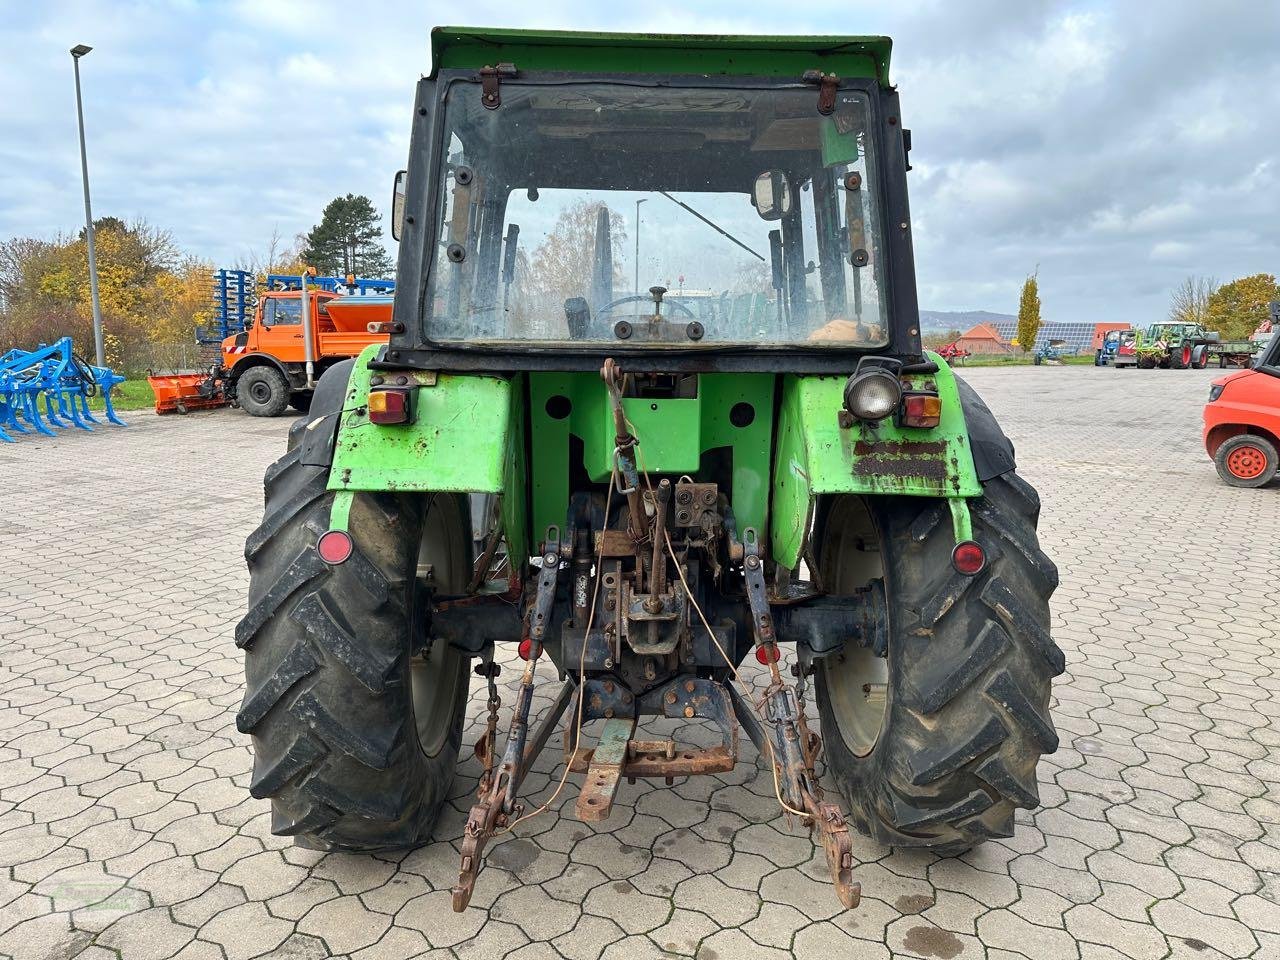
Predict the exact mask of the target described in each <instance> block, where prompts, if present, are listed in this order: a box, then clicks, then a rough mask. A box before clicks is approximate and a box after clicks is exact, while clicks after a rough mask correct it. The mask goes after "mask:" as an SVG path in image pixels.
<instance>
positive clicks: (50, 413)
mask: <svg viewBox="0 0 1280 960" xmlns="http://www.w3.org/2000/svg"><path fill="white" fill-rule="evenodd" d="M123 382H124V377H122V376H120V375H119V374H118V373H115V372H114V371H112V370H111V369H110V368H108V367H95V366H92V365H91V364H89V363H86V362H85V361H84V360H82V359H81V358H80V357H78V356H76V354H75V352H74V351H73V350H72V348H71V338H70V337H63V338H62V339H61V340H59V341H58V342H57V343H54V344H53V345H51V346H50V345H44V344H42V345H41V346H40V347H39V348H37V349H35V350H10V351H9V352H8V353H5V354H2V355H0V442H4V443H15V442H16V441H15V440H14V438H13V437H12V436H10V433H9V432H8V431H12V432H14V433H30V432H31V431H32V430H34V431H35V432H37V433H43V434H44V435H45V436H47V437H55V436H57V434H56V433H54V432H53V430H51V429H50V427H51V426H52V427H58V428H61V429H67V428H70V427H76V428H78V429H80V430H87V431H92V430H93V427H92V426H90V424H94V423H98V424H100V423H101V422H102V421H101V420H99V419H97V417H95V416H94V415H93V413H92V412H91V411H90V410H89V398H90V397H93V396H96V395H97V394H98V393H101V394H102V401H103V406H104V408H105V409H104V414H105V416H106V418H107V420H108V421H110V422H111V423H114V424H116V425H117V426H121V427H123V426H125V422H124V421H123V420H121V419H120V418H119V417H118V416H116V411H115V407H114V405H113V404H112V402H111V391H112V390H113V389H114V388H115V387H116V386H117V385H118V384H120V383H123ZM42 404H43V406H44V412H43V415H42V414H41V410H40V407H41V405H42Z"/></svg>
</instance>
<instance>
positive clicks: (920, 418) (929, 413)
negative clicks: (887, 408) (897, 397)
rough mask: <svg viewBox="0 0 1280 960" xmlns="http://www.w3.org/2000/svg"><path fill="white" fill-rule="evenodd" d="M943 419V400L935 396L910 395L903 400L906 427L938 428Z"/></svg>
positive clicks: (903, 416)
mask: <svg viewBox="0 0 1280 960" xmlns="http://www.w3.org/2000/svg"><path fill="white" fill-rule="evenodd" d="M941 419H942V400H941V399H939V398H938V397H936V396H934V395H933V394H928V393H914V394H908V395H907V396H906V397H904V398H903V400H902V425H903V426H904V427H926V428H930V427H936V426H937V425H938V423H939V421H940V420H941Z"/></svg>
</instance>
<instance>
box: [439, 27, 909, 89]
mask: <svg viewBox="0 0 1280 960" xmlns="http://www.w3.org/2000/svg"><path fill="white" fill-rule="evenodd" d="M892 46H893V41H892V40H890V39H889V38H888V37H829V36H823V37H788V36H749V35H733V36H729V35H712V34H690V35H685V34H672V33H587V32H579V31H569V30H502V29H489V28H479V27H436V28H435V29H433V30H432V31H431V76H432V77H433V78H434V77H435V76H436V74H437V73H438V72H439V71H440V70H442V69H448V68H452V69H462V70H479V69H480V68H481V67H484V66H488V65H491V64H497V63H513V64H515V66H516V68H517V69H518V70H521V71H525V70H554V71H564V72H571V73H589V74H609V73H645V74H702V75H704V76H713V75H715V76H759V77H793V78H798V77H800V76H801V75H802V74H803V73H804V72H805V71H806V70H821V71H823V72H824V73H834V74H835V75H836V76H838V77H842V78H843V77H868V78H872V79H874V80H876V81H877V82H878V83H880V85H881V86H885V87H887V86H889V54H890V51H891V49H892Z"/></svg>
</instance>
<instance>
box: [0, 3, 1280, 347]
mask: <svg viewBox="0 0 1280 960" xmlns="http://www.w3.org/2000/svg"><path fill="white" fill-rule="evenodd" d="M0 10H2V11H3V12H4V21H5V30H4V31H3V33H2V34H0V93H2V94H3V95H2V96H0V239H4V238H8V237H12V236H36V237H53V236H55V235H57V234H59V233H70V232H72V231H75V230H77V229H79V227H80V226H82V225H83V218H84V210H83V198H82V195H81V186H80V170H79V154H78V145H77V139H76V122H75V93H74V85H73V78H72V70H71V58H70V56H69V54H68V52H67V51H68V49H69V48H70V47H71V46H73V45H74V44H77V43H86V44H89V45H91V46H93V47H94V48H95V49H94V50H93V52H92V53H90V54H89V55H88V56H87V57H85V58H84V60H83V61H82V64H81V68H82V82H83V85H84V101H85V104H84V106H85V123H86V127H87V131H88V146H89V169H90V181H91V185H92V188H93V205H94V213H95V216H106V215H113V216H117V217H121V218H122V219H126V220H128V219H132V218H135V217H144V218H146V219H147V220H148V221H149V222H150V223H152V224H153V225H155V226H158V227H161V228H164V229H167V230H169V231H171V232H172V233H173V235H174V237H175V239H176V240H177V241H178V242H179V244H180V245H181V246H182V247H183V248H184V249H186V250H188V251H189V252H191V253H193V254H195V255H198V256H200V257H202V258H204V259H207V260H211V261H213V262H215V263H218V264H220V265H223V264H231V263H234V262H235V261H237V260H245V259H247V258H250V257H252V256H254V255H261V254H262V253H264V252H265V251H266V249H267V247H268V245H269V243H270V241H271V237H272V235H273V233H274V234H278V235H279V236H281V237H283V238H285V240H286V241H287V240H289V239H290V238H292V237H293V236H294V235H296V234H297V233H299V232H303V231H306V230H307V229H309V228H310V227H311V226H312V225H314V224H315V223H316V222H317V220H318V219H319V214H320V210H321V208H322V207H323V206H324V204H325V203H326V202H327V201H328V200H330V199H331V198H332V197H334V196H336V195H340V194H345V193H348V192H352V193H363V194H366V195H367V196H369V197H370V198H371V199H373V201H374V203H375V204H376V205H378V206H379V208H381V209H383V210H384V211H385V210H386V208H387V207H388V205H389V204H388V201H389V198H390V193H391V181H392V176H393V174H394V172H395V171H396V170H397V169H399V168H401V167H403V166H404V165H405V159H406V156H407V153H408V133H409V126H410V111H411V108H412V103H413V92H414V81H415V80H416V79H417V77H418V76H419V75H420V74H423V73H426V72H428V71H429V70H430V54H429V38H428V33H429V30H430V28H431V27H432V26H433V25H436V24H438V23H456V22H459V21H461V22H464V23H467V24H470V25H483V26H506V27H541V28H561V29H563V28H573V29H602V30H622V31H628V30H629V31H660V32H677V33H700V32H705V33H768V32H785V33H830V34H853V33H860V34H887V35H889V36H891V37H892V38H893V40H894V53H893V65H892V71H891V73H892V78H893V80H894V82H895V83H896V84H897V85H898V87H899V90H900V94H901V98H902V111H903V118H904V121H905V125H906V126H907V127H909V128H911V130H912V131H913V150H912V163H913V165H914V170H913V171H912V172H911V174H910V175H909V180H908V183H909V189H910V192H911V208H912V220H913V225H914V236H915V251H916V272H917V281H918V284H919V287H920V304H921V307H922V308H925V309H932V310H993V311H998V312H1004V313H1014V312H1016V309H1017V303H1018V292H1019V288H1020V286H1021V283H1022V281H1023V279H1024V278H1025V277H1026V276H1027V275H1028V274H1030V273H1032V272H1033V271H1037V272H1038V277H1039V281H1040V294H1041V299H1042V302H1043V313H1044V317H1045V319H1046V320H1056V321H1073V320H1074V321H1123V322H1130V323H1134V324H1135V325H1141V324H1146V323H1149V322H1151V321H1153V320H1158V319H1161V318H1162V317H1163V316H1164V314H1165V313H1166V312H1167V309H1168V301H1169V295H1170V292H1171V291H1172V289H1173V287H1174V286H1175V285H1176V284H1177V283H1178V282H1179V281H1180V280H1181V279H1183V278H1184V277H1187V276H1189V275H1198V276H1209V277H1214V278H1217V279H1218V280H1220V281H1225V280H1230V279H1233V278H1235V277H1238V276H1245V275H1248V274H1252V273H1258V272H1266V273H1277V272H1280V122H1278V121H1277V118H1280V53H1278V52H1277V50H1278V48H1277V45H1276V38H1277V37H1280V4H1277V3H1273V2H1268V0H1258V2H1248V3H1246V2H1232V0H1217V2H1214V3H1206V2H1191V0H1188V2H1161V3H1159V4H1152V3H1146V2H1126V3H1119V2H1117V3H1100V2H1040V0H966V2H964V3H959V2H944V0H921V2H907V0H899V2H894V3H886V2H883V0H877V2H874V3H870V2H855V0H839V2H831V0H808V2H806V3H804V4H782V5H780V4H762V3H761V4H744V3H742V2H741V0H733V2H728V0H726V2H721V0H705V2H698V0H687V2H681V3H653V4H647V5H646V4H602V3H599V2H598V0H597V2H590V3H586V2H567V0H540V2H539V3H536V4H535V3H529V2H527V0H524V2H519V3H516V2H494V0H473V2H471V3H468V4H464V5H461V6H459V5H456V4H450V5H445V4H443V3H438V2H429V3H412V4H410V3H384V2H380V0H362V2H360V3H358V4H353V3H350V2H324V0H317V2H303V0H238V2H237V0H229V2H223V3H214V2H197V0H172V2H162V0H111V2H107V0H102V2H88V0H81V2H70V0H67V2H64V0H44V2H40V3H30V2H25V0H0Z"/></svg>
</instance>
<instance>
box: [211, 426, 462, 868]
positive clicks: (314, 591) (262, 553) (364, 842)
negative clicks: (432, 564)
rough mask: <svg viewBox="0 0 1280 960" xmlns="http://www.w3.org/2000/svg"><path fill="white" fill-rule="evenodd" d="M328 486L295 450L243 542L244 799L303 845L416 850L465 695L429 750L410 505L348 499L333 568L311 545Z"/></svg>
mask: <svg viewBox="0 0 1280 960" xmlns="http://www.w3.org/2000/svg"><path fill="white" fill-rule="evenodd" d="M327 483H328V472H327V469H326V468H324V467H317V466H311V465H307V464H303V463H302V462H301V457H300V454H299V452H298V448H297V447H296V446H295V447H293V448H292V449H291V450H290V451H289V452H288V453H286V454H285V455H284V456H283V457H282V458H281V459H280V460H279V461H277V463H276V464H275V465H273V466H272V467H271V468H270V469H269V470H268V471H267V474H266V477H265V480H264V490H265V494H266V510H265V517H264V520H263V523H262V525H261V526H260V527H259V528H258V530H256V531H255V532H254V533H253V534H251V535H250V537H249V540H248V544H247V550H246V555H247V558H248V561H249V571H250V586H249V600H250V602H249V608H248V612H247V614H246V615H245V617H244V619H243V620H242V621H241V622H240V624H239V625H238V626H237V627H236V632H235V637H236V644H237V646H239V647H241V648H242V649H244V650H245V655H246V658H245V671H246V693H245V698H244V701H243V704H242V706H241V708H240V711H239V713H238V715H237V727H238V728H239V729H240V730H241V731H242V732H245V733H248V734H250V735H251V736H252V738H253V746H254V770H253V775H252V778H251V784H250V792H251V793H252V795H253V796H255V797H259V798H269V799H270V800H271V801H272V830H273V832H275V833H277V834H279V835H284V836H292V837H294V838H295V841H296V842H297V843H298V844H300V845H302V846H306V847H310V848H313V849H329V850H334V849H336V850H382V849H391V848H399V847H405V846H412V845H416V844H419V843H423V842H425V841H426V840H427V839H428V838H429V837H430V833H431V830H432V829H433V828H434V826H435V823H436V821H437V819H438V817H439V813H440V809H441V807H442V805H443V804H444V802H445V800H446V799H447V796H448V793H449V786H450V783H451V781H452V777H453V770H454V766H455V764H456V761H457V750H458V745H459V742H460V740H461V730H462V720H463V716H464V711H465V703H466V698H465V696H459V697H458V698H457V709H456V711H455V713H454V715H453V716H452V717H451V724H452V725H451V728H450V732H449V736H448V737H447V738H446V744H445V746H444V748H443V749H441V751H440V752H439V753H438V754H437V755H436V756H434V757H428V756H426V755H425V754H424V753H423V752H422V750H421V749H420V748H419V746H418V740H417V734H416V732H415V728H414V727H413V725H412V724H413V721H412V716H413V711H412V707H411V689H410V688H411V684H410V678H409V669H410V658H409V652H408V651H409V642H410V610H411V607H412V605H411V603H410V602H409V600H408V598H407V592H408V591H407V590H406V589H405V587H406V586H407V585H408V584H409V582H410V578H409V575H408V574H406V572H405V571H411V570H412V568H413V564H414V562H415V559H416V555H417V554H416V545H417V538H418V536H419V534H418V532H417V531H418V530H419V529H420V528H419V526H418V524H419V523H420V522H421V516H420V507H418V506H417V505H416V504H413V503H411V502H409V501H407V500H405V501H398V500H397V498H395V497H394V496H392V495H388V494H367V493H360V494H356V498H355V501H354V502H353V504H352V509H351V527H350V529H351V531H352V534H353V537H354V539H355V549H354V551H353V552H352V555H351V556H350V558H349V559H348V560H347V561H346V562H344V563H342V564H340V565H337V566H330V565H328V564H326V563H324V562H323V561H322V560H321V559H320V558H319V555H318V553H317V552H316V549H315V543H316V540H317V539H318V538H319V536H320V535H321V534H322V533H323V532H324V531H325V530H327V529H328V527H329V512H330V508H331V505H332V503H333V498H334V496H335V495H334V494H333V493H331V492H329V491H327V489H326V487H327ZM410 544H412V545H410ZM356 624H358V625H359V626H358V628H357V627H355V626H353V625H356ZM462 677H463V682H464V683H465V677H466V672H465V670H464V672H463V674H462Z"/></svg>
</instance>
